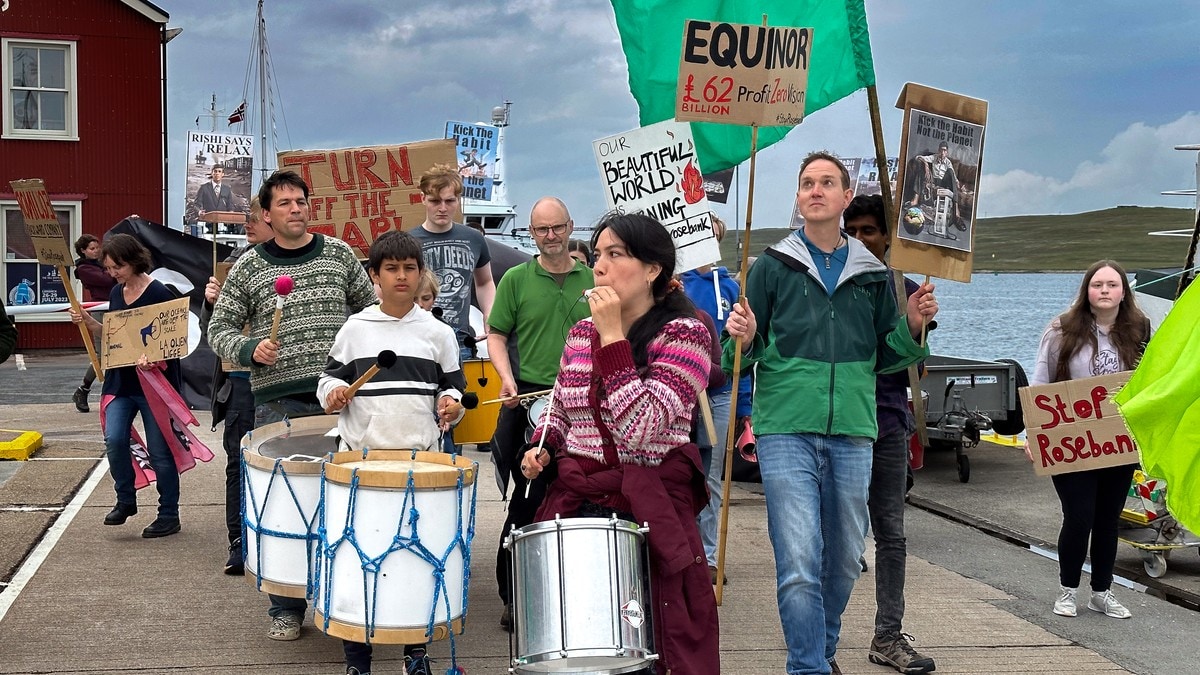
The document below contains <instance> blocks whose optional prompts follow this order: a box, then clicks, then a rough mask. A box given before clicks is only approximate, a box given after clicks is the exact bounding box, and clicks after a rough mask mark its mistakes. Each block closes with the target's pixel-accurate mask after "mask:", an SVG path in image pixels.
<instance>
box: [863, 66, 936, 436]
mask: <svg viewBox="0 0 1200 675" xmlns="http://www.w3.org/2000/svg"><path fill="white" fill-rule="evenodd" d="M867 108H868V110H869V111H870V114H871V133H872V135H873V136H874V138H875V166H876V167H877V168H878V169H879V190H880V192H881V193H882V196H883V219H884V221H885V222H886V223H887V229H888V232H891V233H892V234H893V238H894V235H895V232H896V224H897V222H898V219H897V214H898V213H899V207H898V205H897V204H895V202H893V200H894V199H895V196H894V195H892V172H891V171H890V170H889V167H888V163H887V146H886V145H885V144H884V142H883V123H882V122H881V121H880V119H879V94H878V93H876V91H875V85H873V84H872V85H870V86H868V87H867ZM892 281H893V282H894V283H893V284H892V285H893V286H895V288H896V307H897V308H898V309H899V310H900V311H901V312H903V308H904V307H905V306H906V305H908V293H907V292H906V291H905V288H904V272H902V271H900V270H898V269H895V268H892ZM925 283H929V277H925ZM921 344H922V345H924V344H925V322H924V321H922V323H921ZM908 388H909V391H910V392H911V394H910V396H909V398H911V399H912V412H913V420H914V421H915V422H916V427H917V440H918V441H919V442H920V443H921V447H925V446H927V445H929V430H928V429H927V428H926V427H925V399H924V397H923V396H922V392H921V374H920V372H919V371H918V369H917V364H915V363H914V364H912V365H911V366H909V367H908Z"/></svg>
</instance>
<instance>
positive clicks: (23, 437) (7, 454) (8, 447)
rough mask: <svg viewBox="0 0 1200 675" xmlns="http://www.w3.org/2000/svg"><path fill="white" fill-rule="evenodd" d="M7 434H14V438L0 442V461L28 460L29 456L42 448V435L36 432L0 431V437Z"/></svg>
mask: <svg viewBox="0 0 1200 675" xmlns="http://www.w3.org/2000/svg"><path fill="white" fill-rule="evenodd" d="M8 434H16V438H14V439H12V440H11V441H0V459H21V460H25V459H29V456H30V455H32V454H33V453H34V452H37V449H38V448H40V447H42V435H41V434H39V433H38V432H36V431H18V430H16V429H0V437H2V436H7V435H8Z"/></svg>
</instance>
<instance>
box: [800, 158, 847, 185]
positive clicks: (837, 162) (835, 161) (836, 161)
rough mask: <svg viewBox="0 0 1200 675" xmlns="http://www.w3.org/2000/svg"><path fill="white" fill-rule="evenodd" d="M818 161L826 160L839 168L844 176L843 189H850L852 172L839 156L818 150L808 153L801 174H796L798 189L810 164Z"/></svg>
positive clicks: (802, 164) (801, 166) (801, 164)
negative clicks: (801, 178)
mask: <svg viewBox="0 0 1200 675" xmlns="http://www.w3.org/2000/svg"><path fill="white" fill-rule="evenodd" d="M818 159H824V160H827V161H830V162H833V164H834V166H836V167H837V168H838V172H839V173H841V174H842V189H843V190H849V189H850V172H849V171H847V170H846V165H845V164H842V160H840V159H838V156H837V155H835V154H833V153H832V152H829V151H828V150H816V151H813V152H810V153H808V156H807V157H805V158H804V161H803V162H801V163H800V173H798V174H796V186H797V187H799V185H800V176H802V175H804V170H805V169H807V168H808V165H809V164H812V163H813V162H815V161H817V160H818Z"/></svg>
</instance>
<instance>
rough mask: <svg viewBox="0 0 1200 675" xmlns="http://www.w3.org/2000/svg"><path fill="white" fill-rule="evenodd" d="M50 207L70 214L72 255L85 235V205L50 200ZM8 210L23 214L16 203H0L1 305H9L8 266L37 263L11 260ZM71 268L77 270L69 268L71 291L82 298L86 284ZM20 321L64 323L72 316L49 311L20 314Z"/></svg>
mask: <svg viewBox="0 0 1200 675" xmlns="http://www.w3.org/2000/svg"><path fill="white" fill-rule="evenodd" d="M50 205H51V206H53V207H54V210H55V211H66V212H68V214H69V218H70V220H71V224H70V226H68V228H67V229H68V232H67V243H68V244H69V245H70V246H71V252H72V253H74V252H75V248H74V246H75V240H77V239H79V237H80V235H82V234H83V219H82V216H83V202H81V201H78V200H74V201H71V200H65V201H51V202H50ZM9 210H14V211H20V210H21V209H20V206H19V205H18V204H17V202H16V200H0V256H3V257H0V266H2V267H0V296H3V297H0V302H3V303H4V304H8V297H7V290H8V263H10V262H24V263H29V262H34V263H36V262H37V259H36V258H21V259H18V260H9V259H8V257H7V256H8V242H7V241H6V238H7V236H8V227H7V223H8V219H7V216H6V215H5V212H6V211H9ZM72 269H74V267H73V266H72V267H68V268H67V276H68V277H69V279H68V280H69V281H70V282H71V288H73V289H75V297H76V298H82V297H83V284H82V283H80V282H79V280H78V279H76V278H75V274H74V273H73V272H72ZM18 320H19V321H20V322H22V323H63V322H67V321H70V320H71V317H70V316H69V315H67V313H66V312H47V313H42V314H21V315H20V316H19V317H18Z"/></svg>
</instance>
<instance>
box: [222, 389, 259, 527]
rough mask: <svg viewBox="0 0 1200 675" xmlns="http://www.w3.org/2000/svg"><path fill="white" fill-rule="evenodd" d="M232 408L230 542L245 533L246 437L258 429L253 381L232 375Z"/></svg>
mask: <svg viewBox="0 0 1200 675" xmlns="http://www.w3.org/2000/svg"><path fill="white" fill-rule="evenodd" d="M229 384H230V391H229V408H228V410H227V412H226V413H225V433H224V434H223V436H222V441H223V444H224V446H225V527H226V528H228V530H229V545H230V546H233V545H234V543H236V542H237V541H238V540H239V539H240V538H241V536H242V437H244V436H245V435H246V434H248V433H250V431H252V430H253V429H254V394H252V393H250V380H248V379H246V378H244V377H231V378H229Z"/></svg>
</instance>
